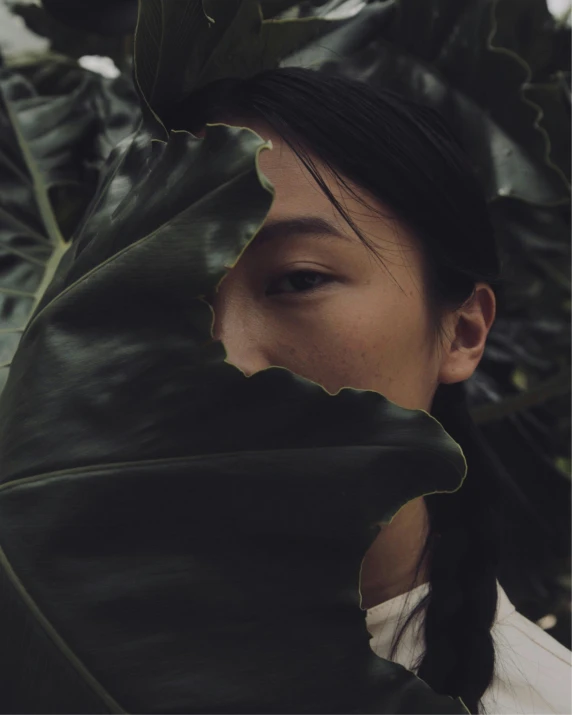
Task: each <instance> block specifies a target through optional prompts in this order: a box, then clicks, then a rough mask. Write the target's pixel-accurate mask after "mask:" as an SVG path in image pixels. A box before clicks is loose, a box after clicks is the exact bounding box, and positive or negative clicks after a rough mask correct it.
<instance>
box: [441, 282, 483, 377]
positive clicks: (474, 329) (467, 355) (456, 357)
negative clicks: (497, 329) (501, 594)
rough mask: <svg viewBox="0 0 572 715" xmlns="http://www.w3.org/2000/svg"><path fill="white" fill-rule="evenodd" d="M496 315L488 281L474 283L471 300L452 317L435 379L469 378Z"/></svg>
mask: <svg viewBox="0 0 572 715" xmlns="http://www.w3.org/2000/svg"><path fill="white" fill-rule="evenodd" d="M495 315H496V298H495V294H494V291H493V290H492V288H491V287H490V286H489V285H488V284H487V283H477V285H476V288H475V294H474V296H473V298H472V299H471V301H470V302H469V303H467V304H466V305H465V306H463V307H462V308H460V309H459V310H458V311H456V312H455V313H454V314H453V315H452V316H451V321H450V324H449V326H448V330H447V331H446V332H447V335H448V336H451V335H452V339H450V340H449V341H447V343H446V344H445V345H444V346H443V352H442V356H441V367H440V370H439V377H438V380H439V382H440V383H445V384H450V383H454V382H461V381H463V380H468V379H469V378H470V377H471V375H472V374H473V373H474V371H475V370H476V368H477V365H478V364H479V362H480V361H481V358H482V356H483V352H484V350H485V344H486V341H487V336H488V334H489V330H490V329H491V326H492V324H493V322H494V319H495Z"/></svg>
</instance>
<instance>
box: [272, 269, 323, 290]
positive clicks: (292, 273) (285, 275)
mask: <svg viewBox="0 0 572 715" xmlns="http://www.w3.org/2000/svg"><path fill="white" fill-rule="evenodd" d="M300 275H303V276H308V275H309V276H320V278H321V279H324V280H323V282H322V284H321V285H318V286H311V287H310V288H307V289H305V290H299V291H297V290H294V291H281V292H280V291H274V292H269V289H270V287H271V286H272V285H273V284H275V283H279V282H280V281H282V280H284V278H291V277H292V276H300ZM333 280H334V278H333V276H330V275H328V274H327V273H320V271H289V272H288V273H283V274H282V275H281V276H278V277H277V278H275V279H274V280H273V281H271V283H270V284H269V287H268V288H267V289H266V295H284V294H286V295H296V294H298V295H299V294H305V295H308V294H309V293H314V292H315V291H317V290H320V288H323V287H324V285H327V284H328V283H331V282H332V281H333Z"/></svg>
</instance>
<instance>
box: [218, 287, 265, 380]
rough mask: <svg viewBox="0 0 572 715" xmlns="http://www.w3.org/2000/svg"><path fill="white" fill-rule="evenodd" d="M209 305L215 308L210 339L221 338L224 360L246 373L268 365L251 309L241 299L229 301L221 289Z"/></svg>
mask: <svg viewBox="0 0 572 715" xmlns="http://www.w3.org/2000/svg"><path fill="white" fill-rule="evenodd" d="M211 305H212V306H213V311H214V316H215V317H214V325H213V331H212V333H213V339H214V340H217V341H220V342H222V344H223V346H224V349H225V351H226V361H227V362H229V363H230V364H231V365H234V366H235V367H237V368H238V369H239V370H241V371H242V372H243V373H244V374H245V375H246V376H247V377H250V375H254V373H255V372H259V371H260V370H264V369H266V368H268V367H270V364H271V363H270V361H269V360H268V359H267V358H266V357H265V355H264V350H263V349H262V345H261V338H262V337H263V336H262V335H260V332H261V330H260V328H261V326H258V329H257V325H256V323H257V321H256V319H255V316H254V315H253V313H252V311H250V313H249V311H248V309H247V307H246V306H242V305H241V302H240V301H229V300H228V299H225V296H224V295H221V294H220V293H219V294H218V295H217V296H216V297H215V298H214V300H213V301H212V303H211Z"/></svg>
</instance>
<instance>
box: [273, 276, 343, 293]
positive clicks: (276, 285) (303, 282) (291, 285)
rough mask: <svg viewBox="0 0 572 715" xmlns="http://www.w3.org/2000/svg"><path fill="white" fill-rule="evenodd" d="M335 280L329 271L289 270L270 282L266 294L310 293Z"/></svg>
mask: <svg viewBox="0 0 572 715" xmlns="http://www.w3.org/2000/svg"><path fill="white" fill-rule="evenodd" d="M333 280H334V278H333V276H330V275H328V274H327V273H320V271H303V270H299V271H289V272H288V273H283V274H282V275H280V276H278V277H277V278H275V279H273V280H272V281H271V282H270V283H269V284H268V288H267V289H266V295H280V294H284V293H286V294H287V293H290V294H300V293H305V294H308V293H312V292H314V291H316V290H319V289H320V288H322V287H323V286H324V285H326V284H327V283H331V282H332V281H333Z"/></svg>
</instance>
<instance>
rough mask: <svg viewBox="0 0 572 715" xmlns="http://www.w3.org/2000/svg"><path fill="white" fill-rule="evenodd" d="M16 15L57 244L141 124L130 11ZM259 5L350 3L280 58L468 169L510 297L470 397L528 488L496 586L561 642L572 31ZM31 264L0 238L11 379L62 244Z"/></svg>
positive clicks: (35, 10) (422, 14) (392, 2)
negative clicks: (446, 147) (407, 103)
mask: <svg viewBox="0 0 572 715" xmlns="http://www.w3.org/2000/svg"><path fill="white" fill-rule="evenodd" d="M8 4H9V7H10V9H11V11H12V12H13V13H14V14H16V15H18V16H20V17H21V18H23V20H24V22H25V24H26V26H27V28H28V29H29V31H30V32H32V33H34V34H36V35H39V36H42V37H45V38H46V39H47V42H48V44H49V52H48V53H47V54H46V53H45V52H44V53H40V54H34V53H29V52H28V53H13V52H12V53H10V55H8V54H7V53H6V52H4V58H3V63H4V66H5V67H4V71H5V72H6V71H12V70H15V69H17V70H18V73H19V74H20V76H21V77H23V80H22V82H21V83H20V85H18V87H19V88H18V92H16V94H15V95H14V97H13V99H14V107H15V111H17V112H19V113H20V115H21V116H22V117H23V118H26V117H28V116H31V115H33V113H34V112H44V113H45V116H46V118H47V120H46V121H49V118H51V121H52V122H53V123H54V126H55V125H56V124H57V125H58V126H61V124H62V122H64V123H67V126H69V132H68V134H66V135H65V142H62V145H61V146H60V147H58V150H57V151H56V152H54V151H53V148H50V151H49V152H48V153H45V154H43V151H44V148H45V142H43V141H42V137H41V136H40V137H36V140H37V141H36V142H35V145H34V136H32V133H33V132H32V130H33V123H32V122H29V123H26V121H23V126H24V127H25V126H29V127H30V132H31V134H30V141H31V146H32V147H34V146H35V151H36V155H37V161H38V163H39V164H40V165H41V167H42V170H43V171H44V172H45V175H46V176H47V177H48V185H49V195H50V200H51V201H52V203H53V205H54V207H55V211H56V216H57V220H58V224H59V226H60V230H61V233H62V236H63V238H64V239H65V240H67V239H68V238H69V236H71V233H72V231H73V228H74V226H75V225H76V224H77V222H78V221H79V220H80V218H81V216H82V214H83V212H84V211H85V208H86V206H87V205H88V203H89V201H90V199H91V197H92V196H93V194H94V192H95V190H96V187H97V185H98V182H99V181H100V170H101V167H102V165H103V162H104V160H105V158H106V157H107V156H108V154H109V152H110V151H111V149H112V148H113V147H114V146H115V145H116V144H117V143H118V141H119V140H120V139H121V138H122V137H124V136H126V135H127V134H128V133H129V132H130V131H131V130H132V129H133V127H134V126H135V124H136V122H137V121H138V118H139V106H138V102H137V98H136V94H135V92H134V89H133V86H132V80H131V61H130V57H131V52H132V46H133V40H132V29H133V22H134V18H135V9H136V3H135V2H131V1H130V0H126V1H125V2H114V3H104V2H102V0H99V1H96V2H93V3H89V2H82V3H78V2H71V1H70V0H51V1H50V2H46V3H45V4H44V7H42V6H40V5H35V4H27V3H21V2H12V1H10V2H9V3H8ZM80 5H81V6H82V10H81V12H78V6H80ZM261 5H262V9H263V13H264V17H265V18H279V17H284V18H286V17H310V16H322V17H327V16H329V15H331V13H333V12H338V13H340V12H342V11H343V10H344V8H346V9H348V8H349V9H348V11H347V12H346V17H345V19H343V21H342V20H340V22H339V23H337V24H336V26H335V27H333V25H332V27H333V29H331V31H328V32H326V31H325V30H324V28H318V30H317V32H316V37H315V38H314V39H310V41H308V38H307V37H306V38H305V39H306V41H305V43H304V47H303V49H301V50H299V51H297V52H295V53H292V54H290V55H289V56H288V57H286V58H285V59H283V61H282V63H283V64H284V65H296V64H300V65H304V66H314V67H317V68H320V69H321V70H322V71H324V72H333V73H340V74H342V75H345V76H349V77H356V78H361V79H366V80H367V81H368V82H371V83H372V84H379V85H383V86H387V87H390V88H392V89H395V90H398V91H400V92H403V93H405V94H407V95H408V96H411V97H414V98H416V99H419V100H421V101H423V102H425V103H427V104H429V105H431V106H434V107H436V108H437V109H438V110H439V111H440V112H441V113H442V114H443V115H444V116H445V117H446V118H447V119H448V121H449V122H450V124H451V125H452V127H453V128H454V130H455V131H456V133H457V135H458V136H459V137H460V138H461V140H462V142H463V145H464V147H465V149H466V151H467V152H468V153H469V155H470V156H471V158H472V160H473V162H474V164H475V166H476V167H477V170H478V172H479V175H480V177H481V179H482V182H483V186H484V188H485V190H486V192H487V196H488V200H489V204H490V210H491V214H492V217H493V220H494V222H495V226H496V228H497V231H498V236H499V240H500V245H501V252H502V256H503V263H504V269H505V273H506V277H507V280H508V288H507V291H506V293H505V295H503V296H502V297H501V300H500V303H499V305H498V313H497V320H496V322H495V324H494V326H493V329H492V330H491V333H490V337H489V340H488V344H487V348H486V350H485V355H484V358H483V360H482V362H481V364H480V365H479V368H478V369H477V371H476V372H475V375H474V376H473V378H472V379H471V380H470V381H469V383H468V387H469V397H470V402H471V406H472V410H473V413H474V415H475V418H476V420H477V422H478V423H479V425H480V428H481V429H482V432H483V434H484V435H485V437H486V438H487V440H488V443H489V445H490V447H491V450H492V452H493V454H494V456H495V458H496V460H497V461H498V463H499V464H500V465H502V467H503V468H505V469H506V470H507V471H508V472H510V474H511V475H512V476H513V477H514V478H515V479H516V480H517V483H518V486H519V488H520V490H521V493H522V504H520V505H515V510H514V514H513V515H512V519H511V523H510V525H509V526H507V533H506V540H507V545H508V549H509V551H510V553H511V554H513V557H512V558H510V559H509V560H507V562H506V563H505V566H504V573H503V574H502V575H501V581H502V583H503V586H504V587H505V589H506V591H507V593H508V595H509V597H510V598H511V600H513V602H514V603H515V605H516V606H517V609H518V610H520V611H521V612H522V613H523V614H524V615H526V616H527V617H528V618H530V619H531V620H533V621H539V622H540V624H541V625H542V626H543V627H546V628H548V631H549V632H550V633H551V634H552V635H553V636H554V637H555V638H557V639H558V640H559V641H560V642H561V643H563V644H564V645H566V646H567V647H568V648H570V645H571V643H570V635H571V631H570V587H571V584H570V484H571V476H570V474H571V472H570V456H571V455H570V430H571V424H570V309H571V302H570V76H571V74H570V70H571V67H570V27H569V25H568V24H566V23H565V22H560V21H558V20H557V19H555V18H554V17H553V16H552V15H551V13H550V12H549V11H548V8H547V6H546V3H545V1H544V0H465V1H464V2H460V1H459V0H427V1H426V2H423V3H420V2H419V1H416V0H387V1H386V2H383V3H377V2H369V3H367V2H363V3H361V5H362V6H363V8H362V11H361V12H360V13H359V14H357V15H352V12H351V8H350V5H351V3H350V4H348V3H347V2H343V1H340V0H329V1H328V2H324V1H323V0H322V1H321V2H320V1H319V0H315V1H313V2H309V1H305V2H301V3H294V2H291V1H290V2H289V1H288V0H263V2H262V3H261ZM353 5H356V3H353ZM356 6H357V5H356ZM340 17H342V18H343V17H344V16H343V14H342V15H340ZM94 30H97V31H98V32H94ZM1 40H2V38H1V37H0V43H1ZM0 50H2V45H1V44H0ZM85 55H102V56H105V57H110V58H112V59H113V61H114V62H115V65H116V66H117V67H118V68H119V70H120V71H121V74H119V75H118V76H117V77H115V78H111V77H103V76H102V75H100V74H98V73H97V72H93V71H91V70H89V69H86V68H85V67H84V66H82V65H81V64H80V63H78V60H79V59H80V58H81V57H84V56H85ZM72 99H73V101H72ZM44 128H45V127H44ZM46 131H47V130H46ZM40 254H41V256H42V261H40V262H38V261H37V260H36V261H35V262H34V261H32V262H30V260H29V254H27V255H15V254H14V252H13V251H11V250H10V248H9V247H8V246H6V245H5V244H3V245H0V303H1V306H2V313H1V319H2V323H3V326H4V327H3V329H2V331H1V332H0V354H1V358H0V362H1V363H2V364H3V365H4V369H3V370H0V373H4V375H5V374H6V372H7V370H8V369H9V363H10V359H11V355H12V354H13V352H14V350H15V349H16V346H17V343H18V339H19V334H20V333H21V329H22V327H23V325H24V324H25V321H26V320H27V316H28V315H29V314H30V312H31V310H32V308H33V306H34V305H35V304H36V302H37V300H38V298H39V296H40V295H41V292H42V290H43V287H45V285H46V281H47V280H48V278H47V276H49V272H50V270H51V271H52V272H53V268H54V265H57V260H58V259H57V257H58V249H57V246H51V248H46V247H45V246H44V247H43V248H42V249H41V251H40ZM40 254H38V253H37V252H36V254H35V258H36V259H37V258H38V255H40ZM44 259H45V260H44ZM46 265H47V266H48V268H47V269H46ZM4 381H5V377H4V378H3V379H2V381H1V384H3V383H4ZM523 505H524V508H523ZM527 510H528V511H527ZM531 524H533V526H532V527H531ZM547 544H549V545H550V547H549V549H548V551H549V552H550V554H551V557H550V558H546V553H547V546H546V545H547ZM540 619H542V620H540Z"/></svg>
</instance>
